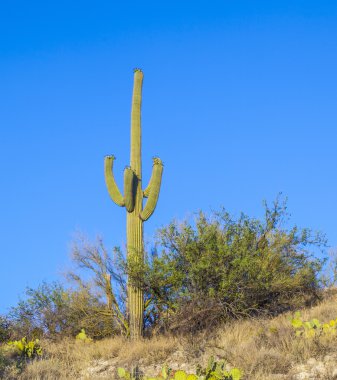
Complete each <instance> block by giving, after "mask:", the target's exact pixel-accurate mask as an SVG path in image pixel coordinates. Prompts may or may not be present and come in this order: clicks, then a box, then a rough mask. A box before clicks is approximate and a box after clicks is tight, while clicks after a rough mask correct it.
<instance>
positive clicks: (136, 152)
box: [104, 69, 163, 339]
mask: <svg viewBox="0 0 337 380" xmlns="http://www.w3.org/2000/svg"><path fill="white" fill-rule="evenodd" d="M142 83H143V72H142V71H141V70H140V69H135V71H134V87H133V96H132V109H131V152H130V166H128V167H126V168H125V170H124V196H123V195H122V194H121V192H120V191H119V189H118V186H117V184H116V181H115V179H114V176H113V172H112V170H113V163H114V160H115V157H114V156H107V157H105V163H104V166H105V167H104V170H105V182H106V185H107V188H108V192H109V194H110V197H111V198H112V200H113V201H114V202H115V203H116V204H117V205H118V206H122V207H125V208H126V211H127V222H126V230H127V255H128V260H129V262H132V263H135V264H136V265H137V263H139V264H142V263H143V261H144V248H143V246H144V243H143V222H144V221H146V220H148V219H149V218H150V216H151V215H152V214H153V212H154V210H155V208H156V205H157V201H158V197H159V190H160V185H161V178H162V173H163V164H162V161H161V160H160V158H158V157H156V158H154V159H153V168H152V176H151V179H150V182H149V184H148V186H147V187H146V188H145V190H144V191H143V190H142V161H141V103H142ZM143 198H147V202H146V203H145V206H144V208H143ZM143 312H144V296H143V291H142V289H141V286H140V284H137V281H136V283H134V281H130V279H129V281H128V314H129V328H130V335H131V338H133V339H138V338H140V337H141V336H142V331H143Z"/></svg>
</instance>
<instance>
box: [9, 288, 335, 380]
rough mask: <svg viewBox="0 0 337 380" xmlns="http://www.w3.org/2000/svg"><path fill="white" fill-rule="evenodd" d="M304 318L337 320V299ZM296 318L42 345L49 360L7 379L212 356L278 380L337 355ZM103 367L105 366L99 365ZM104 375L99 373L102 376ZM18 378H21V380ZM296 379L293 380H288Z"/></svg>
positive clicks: (257, 379)
mask: <svg viewBox="0 0 337 380" xmlns="http://www.w3.org/2000/svg"><path fill="white" fill-rule="evenodd" d="M301 312H302V315H303V319H305V320H309V319H312V318H317V319H319V320H320V321H324V322H325V321H329V320H330V319H335V318H336V317H337V296H336V294H327V295H326V297H325V300H324V301H323V302H322V303H320V304H319V305H317V306H315V307H312V308H310V309H304V310H302V311H301ZM290 316H291V314H284V315H280V316H278V317H276V318H273V319H255V320H244V321H236V322H233V323H230V324H227V325H225V326H223V327H221V328H219V329H218V330H217V331H214V332H212V333H209V332H205V331H204V332H203V333H200V334H198V335H195V336H184V337H173V336H158V337H154V338H151V339H147V340H146V339H144V340H142V341H139V342H130V341H127V340H125V339H123V338H114V339H104V340H101V341H97V342H92V343H78V342H74V341H73V340H64V341H62V342H59V343H52V342H48V341H43V342H41V344H42V346H43V349H44V359H42V360H36V361H34V362H32V363H30V364H29V365H27V367H26V369H25V371H24V372H23V374H21V375H20V376H19V375H18V374H17V373H16V372H15V371H14V370H13V371H12V373H11V372H10V371H8V372H7V374H6V377H5V378H6V379H12V378H13V379H22V380H28V379H31V380H33V379H34V380H39V379H41V380H42V379H43V380H54V379H76V378H77V379H79V378H81V374H82V378H88V379H95V378H97V379H98V378H103V377H99V376H103V374H104V373H106V374H107V376H108V377H107V378H110V379H112V378H114V375H113V373H114V372H113V371H114V369H115V367H117V366H123V367H126V368H130V367H132V366H134V365H135V364H137V363H138V364H140V365H142V366H143V367H145V368H147V367H148V368H150V367H151V365H152V367H153V368H154V365H156V364H157V365H162V364H164V363H165V362H166V363H168V364H169V365H170V364H171V365H172V366H181V365H185V367H186V365H187V364H186V363H188V365H189V366H190V367H192V368H193V367H195V365H196V364H198V363H201V364H206V362H207V359H208V358H209V356H211V355H214V356H215V357H217V358H219V359H220V358H221V359H225V360H226V361H227V362H228V363H229V364H230V365H232V366H236V367H239V368H241V369H242V370H243V371H244V373H245V379H249V380H263V379H264V380H267V379H276V378H277V374H283V375H287V374H288V373H289V371H290V370H291V368H292V367H294V366H295V365H298V364H300V363H304V362H306V361H307V360H308V359H309V358H312V357H314V358H316V359H320V358H323V357H324V356H325V355H327V354H329V355H330V354H336V353H337V345H336V337H334V336H330V337H329V336H321V337H318V338H314V339H305V338H295V337H294V331H293V329H292V327H291V325H290V322H289V317H290ZM95 363H96V366H98V365H101V372H100V374H97V373H96V374H92V375H87V377H85V375H83V374H84V372H83V370H84V369H86V368H89V367H90V366H91V367H92V366H95ZM98 363H100V364H98ZM98 372H99V371H98ZM15 376H16V377H15ZM285 378H291V377H285Z"/></svg>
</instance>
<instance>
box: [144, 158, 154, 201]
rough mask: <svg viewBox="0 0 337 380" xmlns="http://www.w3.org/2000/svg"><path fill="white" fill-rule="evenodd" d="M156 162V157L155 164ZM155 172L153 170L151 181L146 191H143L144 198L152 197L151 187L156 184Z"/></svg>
mask: <svg viewBox="0 0 337 380" xmlns="http://www.w3.org/2000/svg"><path fill="white" fill-rule="evenodd" d="M155 160H156V157H154V158H153V162H154V161H155ZM153 172H154V171H153V170H152V173H151V178H150V181H149V183H148V185H147V187H146V189H145V190H144V191H143V197H144V198H148V197H149V195H150V190H151V187H152V186H153V182H154V179H153V178H154V177H153Z"/></svg>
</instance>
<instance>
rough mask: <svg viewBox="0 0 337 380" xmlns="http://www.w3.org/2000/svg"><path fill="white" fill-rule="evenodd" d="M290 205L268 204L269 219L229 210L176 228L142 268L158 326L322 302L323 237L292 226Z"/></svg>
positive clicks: (162, 234) (163, 233) (205, 322)
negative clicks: (320, 251) (318, 255)
mask: <svg viewBox="0 0 337 380" xmlns="http://www.w3.org/2000/svg"><path fill="white" fill-rule="evenodd" d="M288 221H289V218H288V214H287V208H286V203H285V202H284V201H282V200H280V199H279V198H278V199H277V200H276V201H275V202H274V203H273V206H272V207H268V205H267V204H265V216H264V218H263V220H258V219H255V218H249V217H248V216H246V215H243V214H241V215H240V217H239V218H237V219H235V218H233V217H231V216H230V215H229V214H228V213H227V212H226V211H225V210H220V211H219V212H215V213H213V214H212V215H211V216H209V217H207V216H206V215H205V214H204V213H202V212H200V213H199V214H198V215H197V217H196V220H195V222H189V221H185V222H184V223H181V224H178V223H177V222H172V223H171V224H170V225H169V226H167V227H164V228H162V229H161V230H160V231H159V234H158V242H157V252H156V253H155V254H154V255H152V257H151V258H150V260H149V261H148V263H147V265H146V268H144V274H143V276H140V277H141V278H143V281H144V289H145V291H146V294H147V299H148V304H150V305H151V304H152V307H149V313H148V314H149V315H151V313H152V321H153V322H154V324H157V325H158V324H159V325H162V326H163V324H165V323H166V326H169V327H170V328H171V329H173V330H174V329H178V330H179V329H180V330H181V329H183V330H188V331H194V330H195V329H198V328H203V327H205V326H208V327H209V326H210V325H212V324H217V323H218V322H219V321H221V320H224V319H228V318H238V317H242V316H252V315H257V314H259V313H268V314H277V313H279V312H282V311H284V310H289V309H291V308H294V307H300V306H303V305H304V304H307V303H310V302H313V301H314V300H315V299H317V297H318V290H319V287H320V283H319V280H318V273H319V272H320V270H321V267H322V265H323V262H324V260H320V259H317V258H314V255H313V253H315V252H316V250H317V249H324V247H325V244H326V240H325V237H324V235H322V234H320V233H313V232H312V231H311V230H309V229H299V228H298V227H296V226H294V227H292V228H286V225H287V224H288Z"/></svg>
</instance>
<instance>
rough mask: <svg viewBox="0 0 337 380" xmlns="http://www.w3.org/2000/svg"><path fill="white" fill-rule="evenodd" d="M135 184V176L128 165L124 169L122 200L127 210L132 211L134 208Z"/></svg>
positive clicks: (136, 182) (136, 183) (136, 181)
mask: <svg viewBox="0 0 337 380" xmlns="http://www.w3.org/2000/svg"><path fill="white" fill-rule="evenodd" d="M137 185H138V180H137V176H136V175H135V173H134V172H133V170H132V169H131V168H130V167H126V168H125V170H124V201H125V208H126V209H127V211H128V212H132V211H133V210H134V208H135V197H136V192H137Z"/></svg>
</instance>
